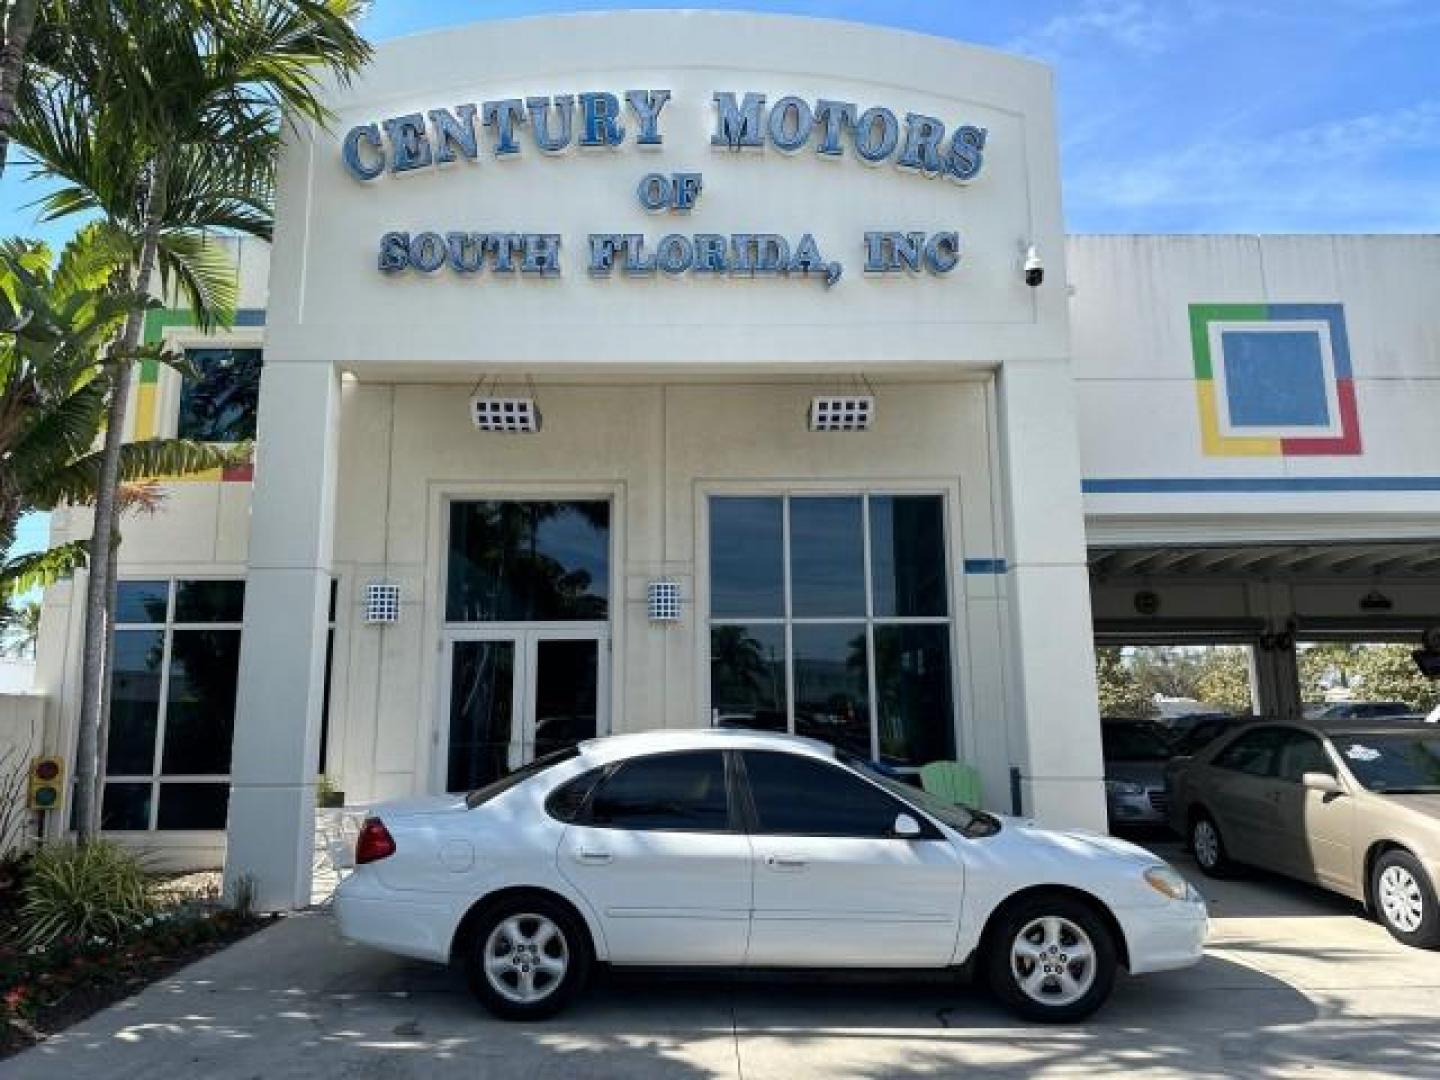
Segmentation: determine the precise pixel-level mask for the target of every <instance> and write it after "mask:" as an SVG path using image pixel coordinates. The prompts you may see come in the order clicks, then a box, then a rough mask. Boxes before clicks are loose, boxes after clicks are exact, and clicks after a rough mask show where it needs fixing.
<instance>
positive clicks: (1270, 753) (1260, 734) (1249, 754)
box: [1211, 727, 1286, 776]
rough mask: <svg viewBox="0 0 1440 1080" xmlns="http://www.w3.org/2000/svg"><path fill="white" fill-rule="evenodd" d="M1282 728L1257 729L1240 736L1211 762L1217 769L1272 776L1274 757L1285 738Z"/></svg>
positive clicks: (1273, 772) (1273, 773)
mask: <svg viewBox="0 0 1440 1080" xmlns="http://www.w3.org/2000/svg"><path fill="white" fill-rule="evenodd" d="M1285 734H1286V733H1285V731H1284V729H1283V728H1273V727H1272V728H1259V729H1257V730H1255V731H1251V732H1249V733H1247V734H1245V735H1241V736H1240V737H1239V738H1238V739H1236V740H1235V741H1234V742H1232V743H1231V744H1230V745H1229V746H1227V747H1225V749H1223V750H1221V751H1220V753H1218V754H1216V755H1215V760H1214V761H1212V762H1211V764H1212V765H1214V766H1215V767H1216V768H1217V769H1233V770H1234V771H1236V772H1243V773H1249V774H1250V775H1251V776H1274V775H1275V756H1276V752H1277V750H1278V749H1279V747H1280V744H1281V742H1282V741H1283V740H1284V738H1285Z"/></svg>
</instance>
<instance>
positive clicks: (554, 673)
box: [437, 626, 610, 791]
mask: <svg viewBox="0 0 1440 1080" xmlns="http://www.w3.org/2000/svg"><path fill="white" fill-rule="evenodd" d="M446 665H447V669H448V670H447V672H446V680H445V686H446V690H447V692H446V694H445V701H444V709H443V717H442V725H441V730H440V732H439V735H440V738H439V740H437V741H439V742H440V743H441V744H442V745H441V747H440V750H441V753H440V754H439V755H438V761H439V763H440V766H441V768H440V771H441V772H442V773H443V777H442V782H443V784H444V790H445V791H469V790H471V789H473V788H477V787H481V786H482V785H484V784H488V783H490V782H491V781H493V780H497V779H499V778H500V777H502V776H504V775H505V774H506V773H508V772H510V771H511V770H513V769H516V768H519V767H520V766H521V765H524V764H525V763H526V762H528V761H530V760H532V759H534V758H536V757H538V756H540V755H541V754H548V753H551V752H552V751H554V750H559V749H561V748H563V747H566V746H573V745H574V744H575V743H577V742H581V741H583V740H585V739H589V738H593V737H595V736H596V735H600V734H604V732H605V730H606V728H607V723H606V715H605V713H606V703H607V702H608V700H609V681H610V680H609V628H608V627H584V628H575V627H558V626H546V627H525V628H513V629H512V628H501V627H493V628H491V627H486V628H484V629H466V630H458V631H454V632H452V634H451V635H450V636H449V640H448V642H447V649H446Z"/></svg>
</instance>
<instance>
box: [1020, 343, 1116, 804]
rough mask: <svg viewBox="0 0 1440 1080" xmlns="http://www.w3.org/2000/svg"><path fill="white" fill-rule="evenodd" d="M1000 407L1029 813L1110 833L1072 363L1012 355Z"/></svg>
mask: <svg viewBox="0 0 1440 1080" xmlns="http://www.w3.org/2000/svg"><path fill="white" fill-rule="evenodd" d="M997 411H998V413H999V443H1000V457H1001V478H1000V483H1001V484H1002V487H1003V491H1004V504H1005V511H1006V513H1005V524H1006V532H1007V538H1006V539H1007V563H1008V573H1007V577H1006V587H1007V590H1008V595H1009V612H1010V620H1009V621H1010V652H1011V659H1010V670H1011V672H1012V676H1013V678H1012V685H1013V692H1012V693H1011V695H1010V711H1011V725H1010V727H1011V731H1012V739H1011V748H1012V749H1011V752H1012V755H1013V756H1014V757H1015V758H1016V759H1017V760H1015V764H1016V765H1018V766H1019V768H1020V770H1021V775H1022V785H1021V796H1022V800H1023V809H1024V812H1025V813H1026V814H1027V815H1029V816H1033V817H1035V818H1038V819H1039V820H1040V821H1041V822H1042V823H1044V824H1046V825H1055V826H1071V827H1075V826H1078V827H1084V828H1091V829H1096V830H1098V831H1102V832H1103V831H1104V830H1105V793H1104V786H1103V783H1104V766H1103V764H1102V762H1101V755H1100V715H1099V704H1098V700H1097V695H1096V688H1095V640H1094V631H1093V628H1092V625H1091V615H1090V577H1089V571H1088V569H1087V564H1086V550H1085V517H1084V508H1083V505H1082V502H1081V496H1080V466H1079V442H1078V437H1077V434H1076V423H1075V392H1074V387H1073V384H1072V382H1071V378H1070V366H1069V364H1068V362H1066V361H1065V360H1021V361H1008V362H1006V364H1005V365H1004V368H1003V369H1002V371H1001V373H1000V375H999V378H998V410H997ZM1016 735H1018V740H1017V738H1015V736H1016ZM1017 741H1018V742H1019V743H1020V745H1019V746H1017V745H1016V743H1017Z"/></svg>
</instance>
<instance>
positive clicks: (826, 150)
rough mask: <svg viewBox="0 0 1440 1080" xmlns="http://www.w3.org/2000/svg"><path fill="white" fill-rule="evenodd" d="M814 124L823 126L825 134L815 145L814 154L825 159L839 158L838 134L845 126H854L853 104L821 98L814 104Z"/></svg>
mask: <svg viewBox="0 0 1440 1080" xmlns="http://www.w3.org/2000/svg"><path fill="white" fill-rule="evenodd" d="M815 122H816V123H818V124H824V125H825V134H824V136H822V137H821V139H820V142H819V143H818V144H817V145H816V147H815V152H816V153H817V154H823V155H825V156H826V157H839V156H840V132H841V131H842V130H843V129H844V128H845V127H846V126H847V125H848V126H850V127H854V126H855V103H854V102H851V101H827V100H826V99H825V98H821V99H820V100H819V101H817V102H815Z"/></svg>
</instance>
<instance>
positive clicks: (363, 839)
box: [335, 729, 1207, 1021]
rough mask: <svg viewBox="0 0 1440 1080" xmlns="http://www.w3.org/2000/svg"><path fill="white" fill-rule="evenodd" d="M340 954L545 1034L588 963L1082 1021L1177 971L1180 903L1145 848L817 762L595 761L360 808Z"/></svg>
mask: <svg viewBox="0 0 1440 1080" xmlns="http://www.w3.org/2000/svg"><path fill="white" fill-rule="evenodd" d="M355 861H356V864H357V865H356V869H355V871H354V873H353V874H351V875H350V876H349V877H348V878H347V879H346V880H345V882H344V883H343V884H342V885H341V886H340V889H339V892H338V893H337V895H336V899H335V912H336V915H337V917H338V919H339V924H340V930H341V933H342V934H344V936H346V937H347V938H350V939H352V940H354V941H358V942H362V943H364V944H367V945H372V946H375V947H377V948H380V949H385V950H388V951H390V952H395V953H400V954H402V955H405V956H411V957H418V958H420V959H424V960H433V961H438V962H442V963H443V962H451V961H458V962H460V963H462V964H463V965H464V966H465V968H466V970H467V972H468V975H469V980H470V985H471V988H472V989H473V990H474V992H475V994H476V996H477V997H479V999H480V1000H481V1001H482V1002H483V1003H484V1004H485V1005H486V1006H487V1007H488V1008H489V1009H490V1010H491V1011H492V1012H494V1013H495V1014H497V1015H499V1016H502V1017H506V1018H514V1019H534V1018H538V1017H542V1016H548V1015H551V1014H553V1013H555V1012H557V1011H558V1010H559V1009H560V1008H562V1007H563V1006H564V1005H565V1003H566V1002H567V1001H569V1000H570V999H571V998H572V997H573V996H574V995H575V993H576V992H577V991H578V990H579V989H580V987H581V986H582V985H583V984H584V982H585V979H586V975H587V973H588V972H589V970H590V968H591V966H592V965H593V964H594V963H596V962H601V963H609V964H613V965H617V966H619V965H645V966H654V965H674V966H685V967H698V966H725V967H746V968H872V969H905V968H909V969H924V968H933V969H944V968H954V969H960V970H964V969H973V970H974V971H976V972H977V973H978V974H980V975H982V976H983V977H984V978H985V979H986V980H987V981H988V982H989V984H990V985H991V987H992V988H993V989H994V991H995V993H996V994H998V995H999V997H1000V998H1001V999H1002V1000H1003V1001H1005V1002H1006V1003H1007V1004H1008V1005H1009V1006H1011V1007H1012V1008H1013V1009H1015V1010H1016V1011H1017V1012H1019V1013H1020V1014H1021V1015H1023V1016H1025V1017H1028V1018H1031V1019H1036V1020H1049V1021H1064V1020H1075V1019H1079V1018H1081V1017H1084V1016H1087V1015H1089V1014H1090V1013H1092V1012H1094V1010H1095V1009H1097V1008H1099V1006H1100V1005H1101V1004H1102V1003H1103V1002H1104V1001H1105V999H1106V997H1107V996H1108V995H1109V993H1110V988H1111V985H1112V983H1113V982H1114V979H1115V975H1116V972H1117V970H1118V969H1119V968H1121V967H1124V968H1126V969H1128V970H1129V971H1130V972H1131V973H1132V974H1139V973H1142V972H1152V971H1162V970H1165V969H1169V968H1179V967H1185V966H1187V965H1189V964H1194V963H1195V962H1196V961H1198V960H1199V959H1200V956H1201V951H1202V947H1203V943H1204V939H1205V933H1206V928H1207V918H1206V912H1205V905H1204V902H1203V901H1202V900H1201V899H1200V897H1199V895H1198V894H1197V893H1196V892H1195V890H1194V889H1193V888H1191V887H1190V885H1189V884H1188V883H1187V882H1186V881H1185V879H1184V878H1182V877H1181V876H1180V875H1179V874H1177V873H1176V872H1175V871H1174V870H1172V869H1171V868H1170V867H1169V866H1167V865H1165V863H1163V862H1162V861H1161V860H1159V859H1158V858H1156V857H1155V856H1154V855H1152V854H1150V853H1149V852H1148V851H1145V850H1144V849H1143V848H1139V847H1136V846H1134V845H1133V844H1127V843H1125V842H1123V841H1120V840H1115V839H1111V838H1109V837H1105V836H1100V835H1096V834H1092V833H1082V832H1052V831H1048V830H1045V829H1040V828H1037V827H1035V826H1032V825H1029V824H1026V823H1025V822H1022V821H1019V820H1016V819H1012V818H1001V817H996V816H993V815H991V814H987V813H983V812H980V811H977V810H970V809H967V808H965V807H957V806H952V805H951V804H949V803H946V802H943V801H941V800H938V799H935V798H934V797H932V796H930V795H927V794H925V793H924V792H922V791H919V790H918V789H916V788H913V787H910V786H908V785H906V784H904V783H901V782H899V781H897V780H894V779H892V778H889V777H887V776H884V775H882V774H880V773H878V772H875V771H874V770H872V769H871V768H870V767H869V766H868V765H867V764H866V763H864V762H862V761H859V760H858V759H854V758H851V757H849V756H847V755H845V754H843V753H837V752H836V751H835V750H834V749H833V748H831V747H830V746H827V745H825V744H823V743H819V742H814V741H811V740H808V739H800V738H794V737H789V736H784V735H768V734H762V733H754V732H744V731H731V730H718V729H717V730H711V731H704V730H700V731H690V732H679V731H671V732H655V733H650V734H644V735H620V736H614V737H611V738H606V739H595V740H592V741H589V742H585V743H582V744H580V745H579V746H578V747H573V748H571V749H568V750H563V751H560V752H558V753H555V754H552V755H549V756H548V757H545V758H541V759H538V760H536V761H535V762H533V763H532V764H530V765H527V766H525V767H524V768H522V769H520V770H518V771H516V772H514V773H512V774H510V775H509V776H507V777H505V778H504V779H502V780H499V781H497V782H496V783H494V784H491V785H489V786H488V787H484V788H481V789H479V790H477V791H473V792H471V793H470V794H469V795H465V796H461V795H446V796H434V797H429V798H422V799H415V800H410V801H405V802H396V803H391V804H387V805H384V806H381V807H378V808H377V809H376V810H375V812H374V816H372V817H370V818H369V819H368V820H367V821H366V822H365V824H364V826H363V827H362V829H361V832H360V837H359V840H358V842H357V844H356V857H355Z"/></svg>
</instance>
